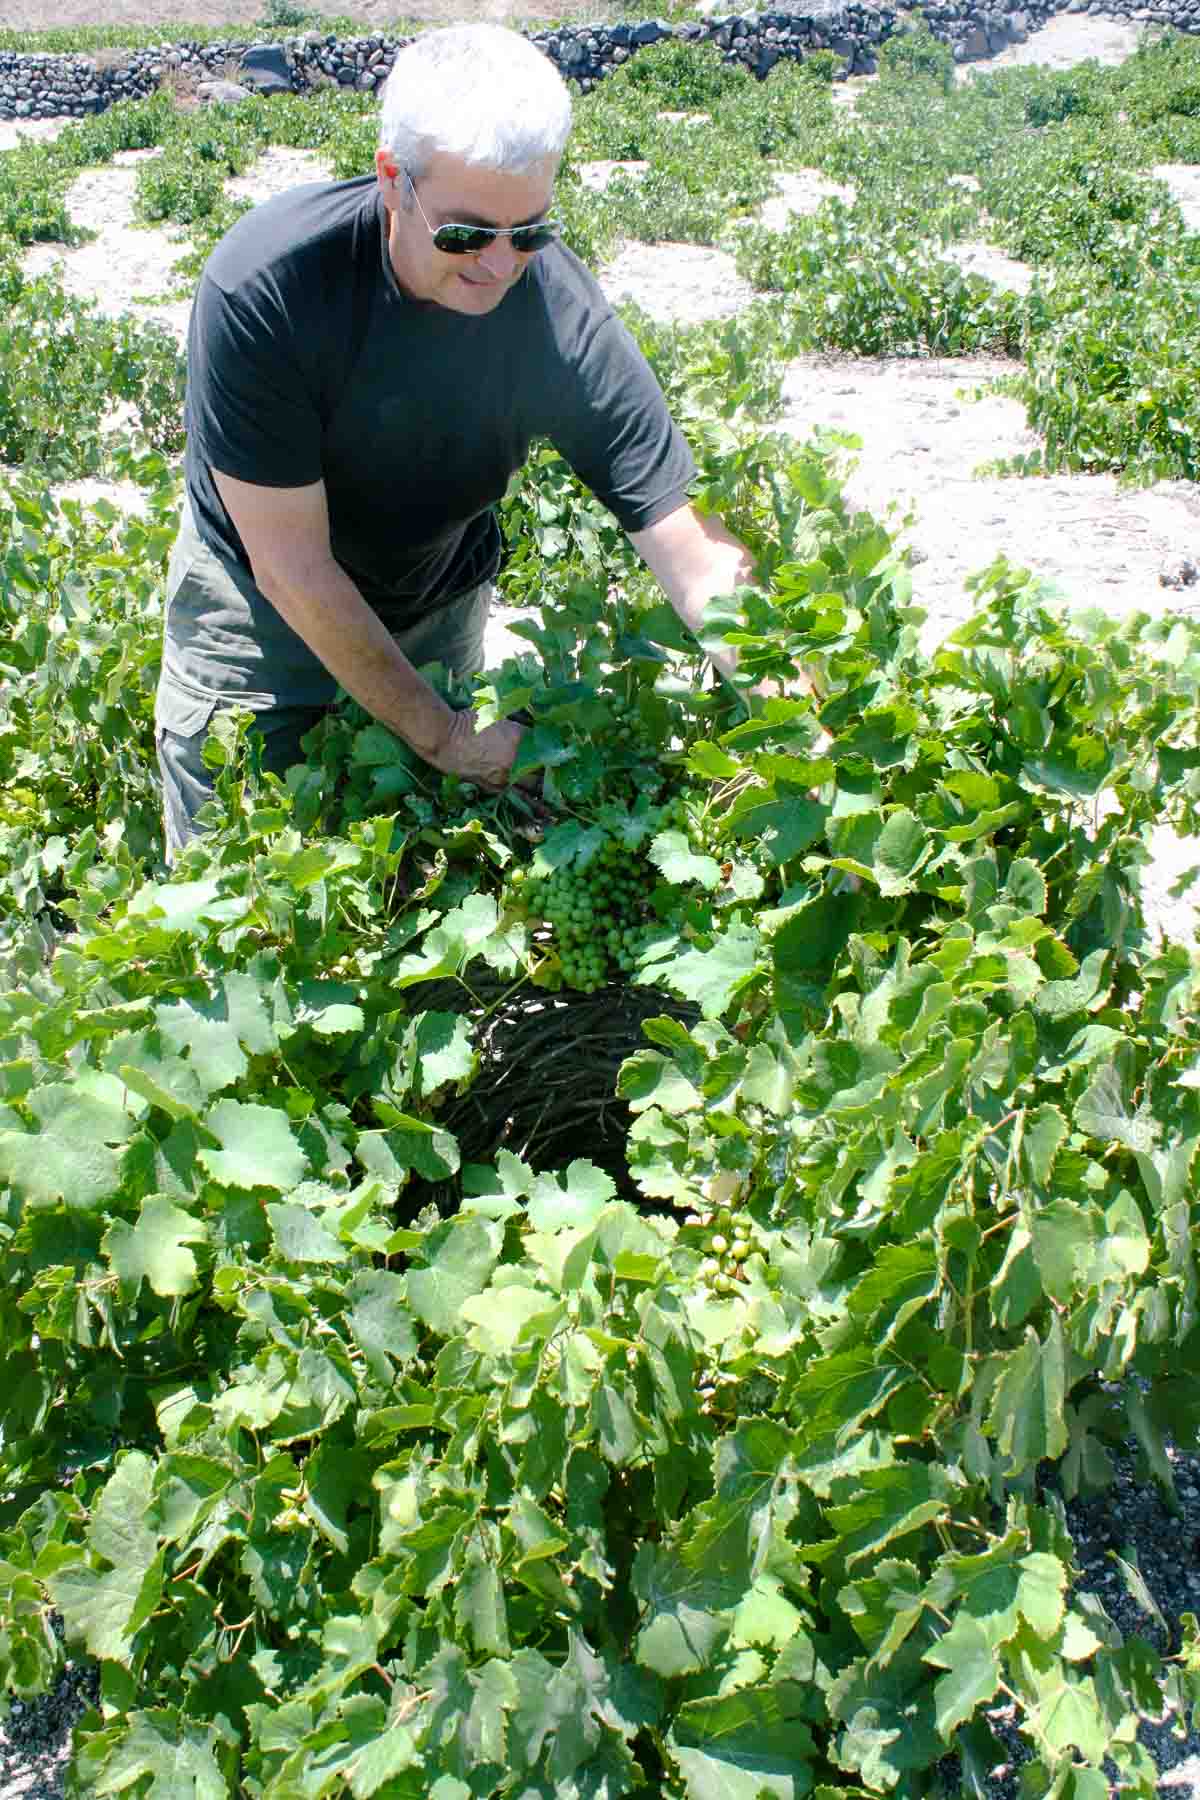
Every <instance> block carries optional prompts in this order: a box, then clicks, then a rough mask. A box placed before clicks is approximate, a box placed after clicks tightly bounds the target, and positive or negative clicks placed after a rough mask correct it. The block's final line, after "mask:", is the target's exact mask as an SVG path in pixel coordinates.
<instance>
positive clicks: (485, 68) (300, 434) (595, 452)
mask: <svg viewBox="0 0 1200 1800" xmlns="http://www.w3.org/2000/svg"><path fill="white" fill-rule="evenodd" d="M569 129H570V100H569V96H568V94H567V90H566V87H565V85H564V84H563V82H562V80H561V79H560V77H559V76H558V74H557V72H556V71H555V70H554V68H553V66H552V64H551V63H550V62H549V61H548V60H547V59H546V58H545V57H543V56H542V55H541V53H540V52H539V51H537V50H535V49H534V48H533V47H532V46H531V45H530V44H528V43H527V42H526V41H525V40H524V39H523V38H522V37H520V36H519V35H518V34H517V33H515V32H511V31H506V30H504V29H502V28H500V27H498V26H491V25H473V26H454V27H451V28H449V29H447V30H442V31H433V32H429V33H426V34H425V35H423V36H422V37H420V38H419V39H418V40H417V41H416V42H415V43H414V44H413V45H411V46H410V47H409V48H408V49H406V50H403V51H401V52H400V54H399V55H398V56H397V58H396V62H395V66H394V69H393V71H392V74H391V77H390V78H389V80H388V83H387V87H386V89H385V91H384V98H383V107H382V120H381V129H380V149H379V151H378V153H377V155H376V167H375V173H374V175H373V176H367V177H361V178H359V179H357V180H352V181H343V182H337V183H322V184H317V185H313V186H308V187H303V188H299V189H294V190H292V191H291V192H290V193H287V194H283V195H279V196H277V197H276V198H275V199H274V200H272V201H269V202H268V203H267V204H265V205H263V206H260V207H259V208H257V209H256V210H255V211H254V212H253V213H251V214H249V215H247V217H246V218H244V219H242V220H240V221H239V222H238V224H237V225H235V226H234V227H233V229H232V230H231V231H230V232H229V233H228V234H227V236H226V237H225V238H224V239H223V240H222V242H221V243H220V244H219V245H218V247H217V249H216V250H215V251H214V253H213V255H212V257H211V258H210V260H209V262H208V264H207V266H206V269H205V271H204V274H203V276H202V278H201V282H200V286H199V290H198V293H197V297H196V303H195V307H194V310H193V314H192V323H191V330H190V335H189V342H188V365H189V366H188V395H187V412H186V423H187V434H188V442H187V464H186V473H187V506H186V508H185V512H184V519H183V522H182V525H181V530H180V535H179V539H178V541H177V543H176V546H175V550H174V552H173V555H172V560H171V569H170V575H169V581H168V606H167V616H166V626H165V634H164V653H163V672H162V677H161V681H160V686H159V691H158V698H157V706H156V726H157V739H158V751H159V762H160V767H161V770H162V776H163V790H164V816H165V820H166V828H167V847H168V854H169V855H172V856H173V855H174V854H175V853H176V852H177V851H178V850H179V849H180V847H181V846H182V845H183V844H184V843H186V842H187V840H188V838H189V837H190V836H192V835H193V834H194V831H195V825H194V820H195V815H196V812H197V811H198V809H199V807H200V806H201V805H202V804H203V802H204V800H205V799H206V798H208V796H209V794H210V793H211V777H210V776H209V774H208V772H207V771H206V769H205V767H204V764H203V762H202V760H201V756H200V752H201V750H202V748H203V745H204V740H205V737H206V736H207V732H208V727H209V722H210V720H211V718H212V715H213V713H214V711H216V710H217V709H218V708H219V707H222V706H231V705H240V706H248V707H249V708H250V709H251V710H252V711H253V712H254V714H255V723H256V726H257V729H258V730H260V731H261V732H262V734H263V737H264V740H265V761H266V764H267V766H268V767H270V768H274V769H276V770H282V769H284V768H286V767H287V766H288V765H289V764H290V763H292V762H294V761H296V760H298V759H299V757H300V754H301V753H300V749H299V744H300V739H301V737H302V736H303V735H304V733H305V732H306V731H307V730H309V729H310V728H311V727H312V725H313V724H314V723H315V722H316V720H317V719H318V718H319V717H320V715H321V712H322V711H323V709H324V708H325V707H327V706H328V705H329V703H330V702H331V701H332V699H333V698H334V695H335V693H336V690H337V688H338V686H341V687H342V688H344V689H345V690H346V691H347V692H348V693H349V694H351V695H352V696H353V697H354V698H355V699H356V700H358V701H359V702H360V704H361V705H363V706H364V707H366V709H367V710H368V711H369V712H371V713H372V714H373V715H374V716H375V717H376V718H377V719H379V720H380V721H381V722H382V723H383V724H385V725H387V726H388V727H389V728H390V729H391V730H392V731H394V732H395V733H396V734H397V735H398V736H399V737H401V738H403V739H404V740H405V742H407V743H408V744H410V745H411V746H412V747H413V748H414V749H415V750H416V751H417V752H418V753H419V755H421V756H422V757H423V758H425V760H426V761H428V762H430V763H432V764H433V765H434V766H435V767H436V768H439V769H441V770H443V771H446V772H452V773H456V774H458V775H460V776H462V777H463V778H464V779H466V780H470V781H474V782H477V783H480V784H481V785H484V786H488V787H493V788H499V787H501V786H503V785H504V784H505V782H506V781H507V780H508V778H509V775H510V772H511V767H512V763H513V759H514V757H515V755H516V751H517V746H518V744H519V742H520V737H521V728H520V726H519V725H517V724H515V723H514V722H512V721H508V720H506V721H501V722H500V723H497V724H494V725H491V726H489V727H487V728H486V729H484V730H476V728H475V719H474V715H473V714H472V713H470V712H456V711H454V710H453V709H452V708H451V707H449V706H448V705H447V704H446V703H445V702H444V701H443V700H442V699H441V698H440V696H439V695H438V694H437V693H436V692H435V690H434V689H433V688H432V687H431V686H430V685H429V683H428V682H427V681H425V680H424V679H423V677H422V676H421V675H420V674H419V673H418V670H419V668H420V667H421V665H422V664H424V663H428V662H432V661H434V660H438V661H441V662H443V663H444V664H446V665H447V666H449V667H451V668H454V669H456V670H457V671H459V672H462V673H473V672H474V671H475V670H476V669H477V668H478V667H479V666H480V665H481V662H482V645H483V625H484V621H485V619H486V615H487V607H488V601H489V598H490V593H491V583H492V579H493V577H494V575H495V572H496V568H497V565H498V560H499V550H500V542H499V532H498V529H497V526H496V522H495V517H494V514H493V512H492V507H493V506H494V504H495V502H496V501H497V500H499V499H500V497H501V496H502V495H503V493H504V491H505V488H506V486H507V484H508V481H509V479H510V477H511V475H512V473H513V472H514V471H515V470H516V469H518V468H519V467H520V466H521V464H522V463H523V462H524V460H525V457H526V455H527V452H528V449H529V445H530V442H531V441H532V440H533V439H534V438H538V437H546V438H548V439H549V440H550V441H551V442H552V443H554V444H555V445H556V447H557V448H558V449H559V450H560V452H561V453H562V454H563V455H564V456H565V457H566V458H567V460H568V461H569V462H570V464H571V465H572V467H573V468H574V469H575V471H576V472H577V474H578V475H579V476H580V477H581V479H582V480H583V481H585V482H586V483H587V485H588V486H589V487H590V488H592V490H593V491H594V492H595V493H596V494H597V495H598V496H599V498H600V499H601V500H602V501H603V502H604V503H605V504H606V505H608V506H609V507H610V508H611V509H612V511H613V512H614V513H615V515H616V517H617V519H618V520H619V522H620V523H621V525H622V526H623V527H624V529H625V530H626V531H627V532H628V534H629V536H630V539H631V541H632V543H633V544H634V545H635V547H636V549H637V550H638V552H639V553H640V555H641V556H642V557H643V558H644V560H645V561H646V563H647V564H648V566H649V567H650V569H651V571H652V572H653V574H654V575H655V577H656V578H657V579H658V581H659V582H660V584H661V585H662V587H663V589H664V590H665V592H666V594H667V596H668V598H669V599H670V601H671V602H672V604H673V606H674V607H675V609H676V611H677V612H678V613H679V615H680V617H681V618H682V619H683V620H684V621H685V623H687V624H688V625H689V626H692V627H695V626H696V625H697V624H698V623H699V621H700V618H701V615H702V613H703V610H704V606H705V603H706V602H707V601H708V600H709V599H710V598H711V597H712V596H713V595H715V594H719V593H726V592H728V591H729V590H730V589H732V588H733V587H735V586H737V585H738V583H739V582H742V581H745V580H748V579H749V578H750V575H751V567H752V566H751V559H750V557H749V555H748V554H747V552H746V551H745V549H744V547H743V546H742V545H741V544H740V543H738V541H737V540H736V539H735V538H733V537H732V536H731V535H730V534H729V532H728V531H726V530H725V529H724V527H723V526H722V525H721V524H720V523H719V522H718V521H716V520H713V519H704V518H702V517H701V516H700V515H699V514H698V513H696V512H695V511H694V510H693V508H692V507H691V506H690V505H689V504H688V501H687V490H688V486H689V483H690V482H691V480H692V478H693V476H694V474H695V465H694V463H693V461H692V457H691V454H690V452H689V451H688V448H687V445H686V444H685V443H684V440H683V438H682V436H681V435H680V433H679V431H678V430H677V428H676V427H675V425H674V424H673V422H672V421H671V419H670V417H669V415H668V413H667V410H666V405H665V402H664V400H663V396H662V393H661V390H660V389H659V388H658V385H657V383H656V382H655V380H654V378H653V376H652V374H651V372H650V370H649V368H648V366H647V365H646V363H645V361H644V360H643V358H642V357H641V355H640V353H639V352H638V350H637V349H636V346H635V345H634V344H633V341H632V339H631V338H630V337H629V334H628V333H627V332H626V331H625V330H624V328H623V327H622V326H621V324H620V323H619V321H618V320H617V319H616V318H615V317H614V315H613V314H612V312H611V310H610V309H609V307H608V305H607V303H606V302H605V300H604V298H603V296H602V295H601V293H600V290H599V288H598V287H597V285H596V283H595V281H594V280H593V279H592V277H591V276H590V275H589V274H588V272H587V271H586V270H585V269H584V268H583V266H582V264H581V263H579V262H578V261H577V259H576V258H575V257H574V256H573V255H572V254H571V253H570V251H568V250H567V249H566V248H565V246H564V245H562V244H561V243H560V242H558V241H557V234H556V228H555V226H554V224H553V221H552V219H551V217H550V209H551V203H552V197H553V186H554V177H555V174H556V171H557V167H558V162H559V159H560V157H561V155H562V150H563V146H564V144H565V142H566V138H567V133H568V131H569Z"/></svg>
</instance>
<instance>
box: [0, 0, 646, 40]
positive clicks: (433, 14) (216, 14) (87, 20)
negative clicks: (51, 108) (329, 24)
mask: <svg viewBox="0 0 1200 1800" xmlns="http://www.w3.org/2000/svg"><path fill="white" fill-rule="evenodd" d="M299 4H300V5H301V6H302V7H303V9H304V10H305V11H306V12H310V13H314V14H316V15H318V16H324V17H325V18H335V17H339V16H342V17H344V16H346V15H349V16H350V17H352V18H353V19H355V20H357V21H360V22H361V23H362V24H363V25H364V26H365V27H366V30H367V31H368V32H371V31H385V30H390V31H399V30H400V29H401V25H400V24H399V23H398V21H407V20H412V19H422V20H429V21H430V22H432V23H436V24H450V23H455V24H457V23H459V22H460V21H464V20H474V19H495V20H500V21H505V22H507V21H510V20H511V21H513V22H521V23H523V22H524V21H526V20H530V21H534V20H538V19H543V20H545V19H570V18H588V19H606V18H610V17H616V16H618V12H617V8H616V7H615V6H614V5H609V4H606V3H605V0H600V3H599V4H596V3H595V0H553V5H551V4H550V3H549V0H546V3H545V4H543V5H541V6H539V5H538V4H537V0H526V3H521V0H399V3H398V0H299ZM265 11H266V3H265V0H61V4H55V5H49V4H47V0H4V7H3V11H2V12H0V26H4V27H5V28H6V29H8V30H10V31H48V30H51V29H53V30H62V31H68V30H70V29H72V28H73V27H74V26H77V25H114V26H115V25H131V26H134V25H171V26H175V25H180V26H182V25H204V26H210V27H212V26H218V25H230V26H234V27H236V28H237V29H238V32H239V34H240V35H241V36H243V37H245V36H251V35H253V27H254V26H255V25H256V24H258V23H261V21H262V16H263V14H264V13H265Z"/></svg>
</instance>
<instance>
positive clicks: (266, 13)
mask: <svg viewBox="0 0 1200 1800" xmlns="http://www.w3.org/2000/svg"><path fill="white" fill-rule="evenodd" d="M315 18H316V14H315V13H311V12H308V11H306V9H305V8H304V7H302V6H296V5H295V4H294V3H293V0H266V4H265V6H264V8H263V14H262V17H261V19H259V20H258V21H257V23H258V24H259V25H262V26H265V27H266V29H267V30H269V31H299V30H300V29H301V27H302V26H305V25H309V24H311V23H312V22H313V21H314V19H315Z"/></svg>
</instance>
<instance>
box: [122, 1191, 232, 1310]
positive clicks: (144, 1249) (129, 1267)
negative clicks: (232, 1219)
mask: <svg viewBox="0 0 1200 1800" xmlns="http://www.w3.org/2000/svg"><path fill="white" fill-rule="evenodd" d="M207 1241H208V1232H207V1230H206V1228H205V1226H204V1224H203V1223H202V1222H201V1221H200V1220H199V1219H193V1218H192V1216H191V1214H190V1213H186V1212H183V1211H182V1210H181V1209H180V1208H179V1207H178V1206H173V1205H172V1204H171V1202H170V1201H169V1200H168V1199H166V1198H165V1197H164V1196H163V1195H162V1194H152V1195H150V1197H149V1198H148V1199H147V1200H144V1201H143V1202H142V1210H141V1212H140V1213H139V1215H138V1221H137V1224H136V1225H129V1224H128V1223H127V1222H126V1221H125V1220H124V1219H114V1220H113V1222H112V1224H111V1225H110V1226H109V1228H108V1230H107V1232H106V1233H105V1235H104V1238H103V1240H102V1243H101V1248H102V1250H103V1252H104V1254H105V1256H106V1257H107V1258H108V1260H109V1262H110V1264H111V1265H112V1268H113V1271H114V1273H115V1274H116V1276H117V1278H118V1279H119V1280H120V1282H121V1283H122V1285H123V1286H124V1287H126V1288H129V1289H132V1290H133V1291H134V1292H136V1291H137V1289H138V1288H139V1287H140V1286H141V1284H142V1282H143V1280H145V1281H148V1282H149V1283H150V1286H151V1287H152V1288H153V1290H154V1292H155V1293H156V1294H162V1295H164V1296H166V1297H170V1296H174V1295H178V1294H189V1293H191V1291H192V1289H193V1288H194V1287H195V1285H196V1259H195V1257H194V1256H193V1255H192V1253H191V1251H190V1250H188V1249H187V1248H186V1245H188V1244H203V1243H206V1242H207Z"/></svg>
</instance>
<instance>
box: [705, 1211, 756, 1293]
mask: <svg viewBox="0 0 1200 1800" xmlns="http://www.w3.org/2000/svg"><path fill="white" fill-rule="evenodd" d="M754 1237H755V1233H754V1221H753V1219H751V1217H750V1214H749V1213H748V1212H743V1211H740V1210H738V1211H735V1210H734V1209H733V1208H731V1207H728V1206H718V1207H717V1209H716V1211H715V1212H713V1213H711V1214H710V1215H709V1217H708V1220H707V1222H706V1226H705V1232H704V1248H705V1250H706V1252H707V1254H706V1256H705V1258H704V1261H703V1262H702V1263H701V1264H700V1278H701V1280H702V1281H703V1282H704V1283H705V1285H706V1286H707V1287H709V1288H710V1289H711V1290H712V1292H713V1293H714V1294H721V1295H726V1294H732V1293H733V1292H734V1290H735V1286H736V1284H737V1282H738V1281H740V1280H741V1277H742V1265H743V1263H744V1262H745V1261H746V1258H747V1257H748V1256H749V1255H750V1253H751V1251H752V1250H753V1249H754Z"/></svg>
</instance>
